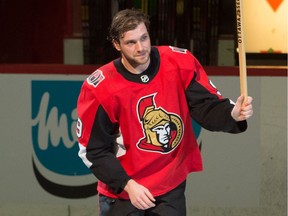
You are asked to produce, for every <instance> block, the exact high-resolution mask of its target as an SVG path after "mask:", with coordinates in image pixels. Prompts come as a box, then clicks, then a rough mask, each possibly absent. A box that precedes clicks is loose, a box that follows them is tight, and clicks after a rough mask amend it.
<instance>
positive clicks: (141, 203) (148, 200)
mask: <svg viewBox="0 0 288 216" xmlns="http://www.w3.org/2000/svg"><path fill="white" fill-rule="evenodd" d="M154 202H155V199H154V197H153V195H152V194H151V193H150V192H149V191H148V190H144V193H143V194H142V195H141V196H139V197H137V199H136V200H135V201H134V203H132V204H133V205H134V206H135V207H136V208H138V209H141V210H145V209H149V208H152V207H155V203H154Z"/></svg>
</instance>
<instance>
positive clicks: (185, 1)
mask: <svg viewBox="0 0 288 216" xmlns="http://www.w3.org/2000/svg"><path fill="white" fill-rule="evenodd" d="M244 3H245V4H244V15H243V17H244V27H245V36H246V49H247V64H248V65H263V64H265V65H287V15H286V14H287V13H285V10H284V11H283V7H284V6H283V5H285V4H286V3H285V1H283V0H263V3H261V4H258V3H255V2H253V1H252V2H251V1H244ZM284 3H285V4H284ZM286 5H287V4H286ZM131 7H134V8H139V9H141V10H143V11H145V12H146V13H148V14H149V15H150V18H151V29H150V34H151V40H152V44H153V45H175V46H179V47H183V48H187V49H189V50H190V51H192V52H193V53H194V55H195V56H196V57H197V58H198V59H199V61H200V62H201V63H202V64H203V65H214V66H217V65H218V66H233V65H237V64H238V60H237V59H238V57H237V51H236V48H237V43H236V37H237V35H236V13H235V10H236V9H235V2H234V1H231V0H221V1H220V0H108V1H107V0H60V1H59V0H49V1H39V0H22V1H21V0H13V1H11V0H1V1H0V20H1V25H0V29H1V35H0V50H1V52H0V63H9V64H15V63H32V64H43V63H44V64H45V63H48V64H104V63H106V62H108V61H110V60H112V59H113V58H115V57H117V53H116V52H115V50H114V49H113V48H112V46H111V44H110V43H109V42H108V41H107V40H106V37H107V31H108V27H109V24H110V22H111V18H112V16H113V15H114V14H115V13H116V12H117V11H118V10H121V9H125V8H131ZM286 11H287V10H286ZM276 12H277V13H276ZM259 29H260V30H259ZM251 37H252V38H254V39H251ZM255 38H257V39H256V40H255Z"/></svg>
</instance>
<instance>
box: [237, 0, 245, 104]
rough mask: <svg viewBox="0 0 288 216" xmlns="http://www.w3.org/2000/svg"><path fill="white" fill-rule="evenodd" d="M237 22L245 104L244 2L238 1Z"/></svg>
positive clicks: (241, 87) (240, 70)
mask: <svg viewBox="0 0 288 216" xmlns="http://www.w3.org/2000/svg"><path fill="white" fill-rule="evenodd" d="M236 21H237V41H238V58H239V76H240V93H241V95H243V96H244V102H245V101H246V100H247V96H248V90H247V69H246V53H245V42H244V39H245V35H244V25H243V7H242V0H236Z"/></svg>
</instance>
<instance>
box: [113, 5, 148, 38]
mask: <svg viewBox="0 0 288 216" xmlns="http://www.w3.org/2000/svg"><path fill="white" fill-rule="evenodd" d="M142 22H143V23H144V24H145V26H146V28H147V31H149V25H150V21H149V16H148V15H147V14H145V13H143V12H142V11H141V10H138V9H125V10H121V11H119V12H118V13H116V14H115V16H114V17H113V19H112V23H111V26H110V29H109V37H108V39H109V40H110V41H111V42H113V41H116V42H118V43H119V41H120V38H121V37H122V35H123V34H124V33H125V32H127V31H130V30H134V29H135V28H136V27H137V26H138V25H139V24H140V23H142Z"/></svg>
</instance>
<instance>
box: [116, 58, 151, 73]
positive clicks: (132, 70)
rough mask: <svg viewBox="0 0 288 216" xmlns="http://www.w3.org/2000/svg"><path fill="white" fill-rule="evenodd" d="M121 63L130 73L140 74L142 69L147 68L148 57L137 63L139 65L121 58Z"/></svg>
mask: <svg viewBox="0 0 288 216" xmlns="http://www.w3.org/2000/svg"><path fill="white" fill-rule="evenodd" d="M121 63H122V64H123V66H124V67H125V68H126V69H127V70H128V71H129V72H130V73H133V74H141V73H142V72H143V71H145V70H146V69H147V68H148V66H149V64H150V59H149V60H148V62H146V63H145V64H139V65H135V66H133V65H132V64H130V63H129V62H127V61H125V60H124V59H123V58H121Z"/></svg>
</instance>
